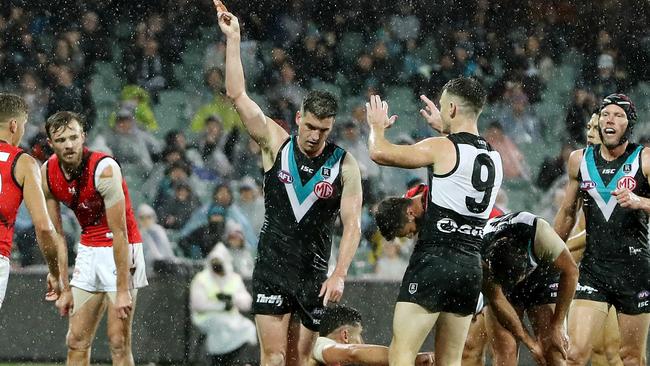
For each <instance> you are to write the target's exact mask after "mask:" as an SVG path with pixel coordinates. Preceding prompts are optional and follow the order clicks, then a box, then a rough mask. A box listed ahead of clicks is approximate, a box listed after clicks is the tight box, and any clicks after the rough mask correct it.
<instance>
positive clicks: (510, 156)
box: [483, 121, 530, 179]
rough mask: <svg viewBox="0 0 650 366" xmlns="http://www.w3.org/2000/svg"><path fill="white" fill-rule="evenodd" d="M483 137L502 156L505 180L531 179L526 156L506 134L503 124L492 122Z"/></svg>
mask: <svg viewBox="0 0 650 366" xmlns="http://www.w3.org/2000/svg"><path fill="white" fill-rule="evenodd" d="M483 136H484V137H485V140H486V141H487V142H489V143H490V145H491V146H492V148H493V149H495V150H496V151H498V152H499V154H501V159H502V160H503V176H504V178H505V179H528V178H529V177H530V176H529V169H528V166H527V165H526V160H525V158H524V155H523V154H522V153H521V151H519V148H518V147H517V145H516V144H515V143H514V142H513V141H512V140H511V139H510V137H508V136H507V135H506V134H505V132H504V131H503V127H501V123H499V122H498V121H493V122H491V123H490V125H489V126H488V128H487V129H486V130H485V132H484V134H483Z"/></svg>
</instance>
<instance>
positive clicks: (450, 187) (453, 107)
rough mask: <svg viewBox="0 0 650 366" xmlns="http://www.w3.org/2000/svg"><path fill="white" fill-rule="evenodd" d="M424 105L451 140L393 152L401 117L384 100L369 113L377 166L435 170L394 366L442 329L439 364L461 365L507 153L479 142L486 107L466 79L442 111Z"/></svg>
mask: <svg viewBox="0 0 650 366" xmlns="http://www.w3.org/2000/svg"><path fill="white" fill-rule="evenodd" d="M422 99H423V100H424V101H425V102H426V104H427V105H426V110H422V111H421V113H422V114H423V116H424V117H425V118H426V119H427V121H428V122H429V124H430V125H432V127H434V128H435V129H437V130H439V131H441V132H442V133H445V134H449V135H448V136H446V137H435V138H428V139H425V140H423V141H421V142H418V143H417V144H414V145H396V144H392V143H390V142H389V141H388V140H386V138H385V137H384V131H385V129H386V128H387V127H388V126H390V125H391V124H392V123H394V122H395V119H396V116H392V117H390V118H389V117H388V105H387V103H386V102H382V101H381V98H380V97H379V96H376V95H375V96H372V97H371V98H370V103H368V104H367V105H366V108H367V118H368V123H369V125H370V127H371V133H370V139H369V150H370V154H371V158H372V159H373V160H374V161H375V162H377V163H379V164H382V165H390V166H397V167H401V168H419V167H427V168H428V170H429V187H430V192H429V193H428V195H427V197H426V201H427V210H426V212H424V215H423V216H422V218H421V219H420V220H421V221H422V225H421V228H422V230H421V231H420V233H419V237H418V241H417V244H416V246H415V248H414V251H413V254H412V256H411V259H410V263H409V266H408V268H407V270H406V274H405V275H404V279H403V280H402V286H401V288H400V293H399V296H398V298H397V304H396V306H395V314H394V318H393V339H392V341H391V345H390V364H391V365H413V361H414V360H415V357H416V354H417V351H418V350H419V349H420V346H421V345H422V343H423V342H424V339H425V337H426V336H427V334H428V333H429V331H430V330H431V328H432V327H433V326H434V325H436V327H437V328H436V332H437V334H444V335H445V337H436V347H435V349H436V358H437V359H438V361H437V362H439V363H440V364H443V365H460V362H461V358H462V353H463V346H464V343H465V338H466V336H467V331H468V328H469V325H470V322H471V318H472V316H471V315H472V314H473V313H474V310H475V308H476V303H477V300H478V297H479V292H480V287H481V266H480V260H479V247H480V243H481V236H480V234H481V232H482V229H483V226H484V225H485V222H486V221H487V219H488V215H489V214H490V211H491V209H492V207H493V205H494V201H495V199H496V195H497V192H498V190H499V187H500V185H501V180H502V178H503V170H502V167H501V157H500V155H499V153H498V152H496V151H494V150H492V148H491V147H490V145H489V144H488V143H487V142H486V141H485V140H484V139H483V138H482V137H480V136H479V135H478V128H477V119H478V116H479V115H480V113H481V110H482V108H483V105H484V103H485V90H484V89H483V87H482V86H481V85H480V83H478V82H477V81H476V80H473V79H469V78H462V77H461V78H457V79H453V80H451V81H449V82H448V83H447V84H446V85H445V86H444V87H443V92H442V95H441V97H440V107H441V110H440V111H438V109H437V108H436V106H435V105H434V104H433V103H432V102H431V101H430V100H428V99H426V97H424V96H423V97H422ZM420 204H421V203H420ZM408 221H409V222H408V224H410V225H409V226H411V227H413V228H412V229H413V230H414V226H415V217H414V216H413V215H411V214H410V215H409V216H408ZM409 230H411V229H409ZM387 239H392V238H391V237H387ZM440 268H444V270H440Z"/></svg>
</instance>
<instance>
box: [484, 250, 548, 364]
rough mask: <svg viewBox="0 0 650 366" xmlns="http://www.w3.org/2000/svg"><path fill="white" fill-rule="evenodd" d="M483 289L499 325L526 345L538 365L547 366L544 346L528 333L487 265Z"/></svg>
mask: <svg viewBox="0 0 650 366" xmlns="http://www.w3.org/2000/svg"><path fill="white" fill-rule="evenodd" d="M482 287H483V295H484V296H486V297H487V298H488V299H489V301H490V309H491V310H492V311H493V312H494V315H495V316H496V318H497V320H498V321H499V323H500V324H502V325H503V327H505V328H506V329H507V330H508V331H509V332H510V333H512V335H513V336H514V337H515V338H516V339H517V340H519V341H521V342H522V343H523V344H525V345H526V347H527V348H528V349H529V350H530V352H531V354H532V355H533V358H534V359H535V362H536V363H537V364H538V365H545V364H546V361H545V358H544V352H543V350H542V346H541V345H540V344H539V342H537V341H536V340H535V339H534V338H533V337H532V336H531V335H530V334H529V333H528V332H527V331H526V328H525V327H524V325H523V324H522V323H521V319H519V316H518V315H517V312H516V311H515V309H514V308H513V307H512V304H510V302H509V301H508V299H507V298H506V296H505V294H504V293H503V290H502V289H501V286H500V285H499V284H497V283H495V282H494V281H492V280H491V279H490V275H489V273H488V271H487V265H486V264H485V263H484V264H483V284H482Z"/></svg>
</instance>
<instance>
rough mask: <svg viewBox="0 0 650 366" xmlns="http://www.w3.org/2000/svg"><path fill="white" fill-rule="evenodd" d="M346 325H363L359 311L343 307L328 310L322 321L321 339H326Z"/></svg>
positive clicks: (337, 306) (338, 306)
mask: <svg viewBox="0 0 650 366" xmlns="http://www.w3.org/2000/svg"><path fill="white" fill-rule="evenodd" d="M344 325H352V326H357V325H361V313H360V312H359V310H357V309H355V308H351V307H349V306H343V305H336V306H334V307H331V308H326V309H325V313H324V314H323V318H322V319H321V321H320V331H319V334H320V336H321V337H325V336H327V335H328V334H330V333H332V332H333V331H335V330H336V329H338V328H340V327H342V326H344Z"/></svg>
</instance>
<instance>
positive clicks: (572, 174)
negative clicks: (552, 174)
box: [554, 150, 583, 241]
mask: <svg viewBox="0 0 650 366" xmlns="http://www.w3.org/2000/svg"><path fill="white" fill-rule="evenodd" d="M582 154H583V150H576V151H574V152H572V153H571V156H570V157H569V163H568V168H567V170H568V173H569V182H568V183H567V185H566V189H565V194H564V200H563V201H562V205H561V206H560V209H559V210H558V212H557V214H556V215H555V224H554V228H555V232H556V233H557V234H558V235H559V236H560V238H562V240H563V241H566V240H567V239H568V238H569V234H570V233H571V230H572V229H573V226H574V225H575V222H576V215H577V213H578V211H579V209H580V207H581V206H582V198H581V197H580V195H579V194H578V193H579V189H580V182H579V181H578V171H579V170H580V162H581V161H582Z"/></svg>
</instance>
